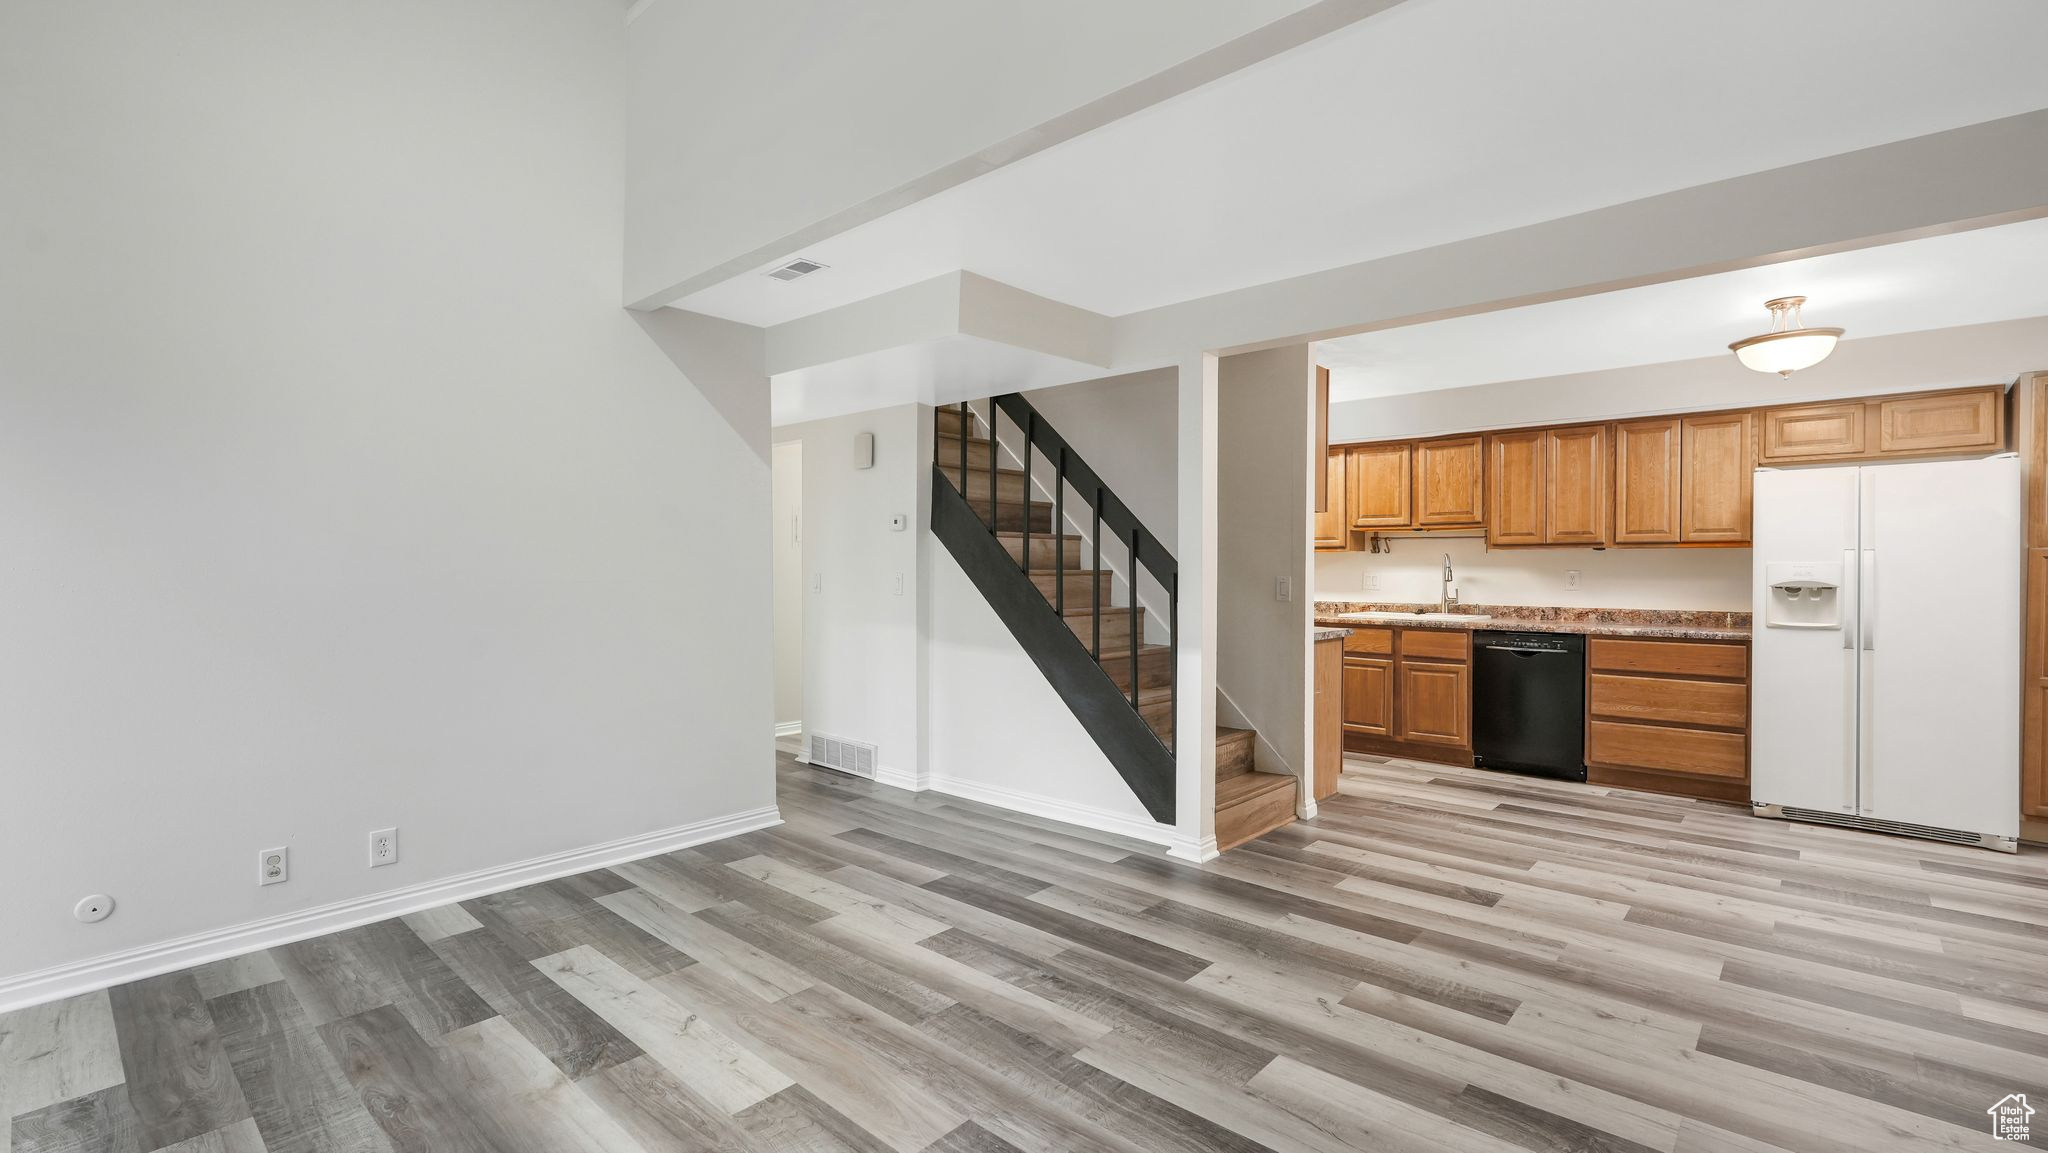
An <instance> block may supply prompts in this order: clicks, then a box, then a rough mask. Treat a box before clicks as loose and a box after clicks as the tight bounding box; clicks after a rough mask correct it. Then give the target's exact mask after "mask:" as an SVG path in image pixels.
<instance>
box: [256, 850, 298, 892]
mask: <svg viewBox="0 0 2048 1153" xmlns="http://www.w3.org/2000/svg"><path fill="white" fill-rule="evenodd" d="M291 879H292V851H291V849H289V848H287V847H285V846H282V845H280V846H278V847H277V848H275V849H265V850H263V851H262V852H260V853H258V854H256V883H257V884H259V885H282V884H284V883H285V882H286V881H289V880H291Z"/></svg>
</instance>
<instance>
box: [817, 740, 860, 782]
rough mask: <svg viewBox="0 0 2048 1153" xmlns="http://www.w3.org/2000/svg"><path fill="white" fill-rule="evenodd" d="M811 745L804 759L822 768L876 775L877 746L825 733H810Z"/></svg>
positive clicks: (857, 774) (858, 774)
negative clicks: (829, 735)
mask: <svg viewBox="0 0 2048 1153" xmlns="http://www.w3.org/2000/svg"><path fill="white" fill-rule="evenodd" d="M810 738H811V747H810V752H809V755H807V756H806V757H805V758H804V760H805V761H806V762H807V763H809V764H813V765H817V766H818V767H820V768H825V769H838V770H839V771H840V772H842V773H852V774H853V775H854V776H856V777H866V778H868V779H869V780H873V779H874V777H875V746H873V745H871V744H868V743H867V742H865V741H848V740H841V739H840V738H838V737H828V736H826V735H825V734H823V733H812V734H810Z"/></svg>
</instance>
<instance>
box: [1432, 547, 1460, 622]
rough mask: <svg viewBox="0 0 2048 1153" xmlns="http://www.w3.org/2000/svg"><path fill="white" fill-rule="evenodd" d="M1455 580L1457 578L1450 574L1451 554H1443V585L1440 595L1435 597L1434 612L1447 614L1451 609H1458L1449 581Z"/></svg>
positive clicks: (1456, 599) (1456, 596) (1456, 597)
mask: <svg viewBox="0 0 2048 1153" xmlns="http://www.w3.org/2000/svg"><path fill="white" fill-rule="evenodd" d="M1455 579H1457V578H1456V577H1455V576H1454V575H1453V574H1452V573H1451V554H1450V553H1445V554H1444V585H1443V591H1442V593H1441V594H1440V595H1439V596H1438V597H1437V600H1436V611H1438V612H1440V613H1447V612H1450V611H1451V610H1452V609H1454V608H1456V607H1458V594H1456V593H1454V592H1452V591H1451V581H1453V580H1455Z"/></svg>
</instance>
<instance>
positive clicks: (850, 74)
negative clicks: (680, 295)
mask: <svg viewBox="0 0 2048 1153" xmlns="http://www.w3.org/2000/svg"><path fill="white" fill-rule="evenodd" d="M1311 7H1327V8H1330V9H1332V11H1331V12H1330V13H1329V14H1328V15H1327V16H1318V17H1316V18H1315V19H1313V20H1309V21H1304V22H1302V24H1303V26H1302V27H1301V28H1300V29H1298V30H1295V31H1287V30H1282V31H1281V32H1280V33H1278V34H1269V35H1266V36H1263V37H1260V36H1254V35H1251V34H1253V33H1256V32H1257V31H1258V30H1259V29H1260V28H1261V26H1263V25H1266V24H1268V23H1269V22H1272V21H1275V20H1279V19H1282V18H1284V17H1287V16H1289V15H1291V14H1293V13H1295V12H1297V11H1299V10H1301V9H1303V8H1311ZM1371 7H1372V6H1369V5H1359V4H1354V3H1327V2H1326V3H1325V4H1323V5H1312V4H1309V3H1307V2H1306V0H1124V2H1122V3H1118V4H1097V3H1091V2H1089V0H1040V2H1038V3H1034V4H1026V5H1015V4H988V3H974V4H962V3H958V2H957V0H898V2H896V3H891V4H883V5H876V4H852V5H849V4H844V3H839V2H836V0H753V2H750V3H745V4H721V3H706V2H703V0H663V2H661V3H656V4H654V5H653V6H652V7H649V8H648V9H646V10H645V11H644V12H643V13H641V15H640V16H639V17H638V18H637V19H636V20H635V21H634V22H633V24H632V54H631V82H632V98H631V110H630V117H629V120H628V126H629V134H630V138H631V141H632V151H631V164H630V168H629V177H630V179H629V183H628V199H627V219H628V224H629V231H628V241H629V244H628V252H629V253H630V254H631V255H630V257H629V262H628V269H627V277H626V293H627V297H628V299H631V300H636V301H637V300H641V299H642V298H646V297H650V296H651V297H656V298H657V299H655V300H654V303H661V302H662V301H665V300H672V299H674V298H675V294H673V293H670V294H668V295H662V292H663V290H664V289H666V288H668V287H670V286H674V285H678V284H680V283H683V282H686V281H687V280H688V279H689V278H692V277H695V276H698V275H699V274H701V273H705V272H708V271H710V270H712V269H715V268H719V267H721V266H723V265H728V264H731V263H733V262H735V261H736V262H738V267H737V268H735V269H734V271H744V270H746V269H747V268H749V267H752V266H753V265H757V264H761V263H764V262H765V261H766V260H768V259H772V258H774V257H776V256H777V255H779V254H781V253H783V252H784V250H786V249H788V248H791V247H793V246H797V245H801V244H803V243H808V242H809V241H810V240H812V239H816V238H817V237H819V236H822V235H829V234H830V233H832V232H836V231H839V230H841V229H844V228H846V227H850V226H852V225H853V224H858V223H861V222H862V221H865V220H869V219H873V218H874V217H876V216H879V215H881V214H882V213H884V212H887V211H890V210H891V209H894V208H899V207H901V206H902V205H903V204H906V203H910V202H912V201H914V200H916V199H920V198H922V197H923V196H928V195H930V194H932V193H933V192H937V191H939V190H941V189H944V188H947V187H950V186H952V185H954V184H957V183H960V182H961V181H964V180H966V179H968V178H970V177H972V176H974V175H977V174H979V173H982V172H985V171H988V170H989V169H991V168H994V167H997V166H999V165H1002V164H1005V163H1008V162H1009V161H1011V160H1013V159H1015V158H1017V157H1019V156H1024V155H1028V154H1030V153H1031V152H1033V151H1036V150H1037V149H1040V148H1043V147H1046V146H1048V145H1051V144H1054V143H1057V142H1059V141H1060V140H1063V139H1066V138H1068V137H1070V136H1072V135H1075V134H1077V133H1079V132H1084V131H1087V129H1089V128H1091V127H1094V126H1095V125H1097V124H1100V123H1104V122H1106V121H1107V120H1109V119H1114V118H1115V117H1117V116H1120V115H1123V114H1125V113H1128V112H1130V111H1134V110H1136V109H1139V108H1143V107H1145V106H1147V105H1149V104H1151V103H1154V102H1156V101H1158V100H1161V99H1164V98H1166V97H1168V96H1170V95H1173V94H1174V93H1176V92H1182V91H1186V90H1187V89H1188V88H1190V87H1193V86H1195V85H1197V84H1201V83H1204V82H1205V81H1207V80H1209V79H1213V78H1214V77H1215V76H1218V75H1221V74H1223V73H1225V72H1228V71H1230V70H1232V69H1234V68H1238V67H1242V66H1243V65H1245V64H1247V63H1250V62H1252V61H1254V60H1257V59H1261V58H1263V57H1265V56H1269V55H1271V54H1272V53H1274V52H1278V51H1282V50H1284V49H1285V48H1287V47H1290V46H1292V45H1294V44H1299V43H1301V42H1302V41H1303V40H1305V39H1308V38H1311V37H1312V36H1314V35H1316V34H1318V33H1320V32H1323V31H1327V30H1328V29H1329V28H1331V27H1335V26H1338V25H1340V24H1342V23H1344V22H1347V21H1348V20H1352V19H1357V18H1358V16H1360V15H1363V14H1365V12H1366V11H1369V10H1370V8H1371ZM1351 9H1356V10H1357V11H1356V12H1353V11H1350V10H1351ZM1240 37H1243V38H1246V42H1243V43H1237V44H1233V43H1232V42H1233V41H1237V40H1238V38H1240ZM1218 49H1221V50H1220V51H1216V50H1218ZM1205 53H1209V54H1211V55H1210V57H1209V58H1202V59H1197V58H1201V57H1203V54H1205ZM1048 62H1057V66H1056V67H1048V66H1047V65H1048ZM1169 69H1172V70H1173V71H1168V70H1169ZM1141 82H1146V83H1143V84H1142V85H1141ZM1133 85H1138V86H1139V87H1135V88H1134V87H1131V86H1133ZM741 94H743V95H741ZM1090 105H1095V107H1093V108H1090V107H1089V106H1090ZM821 226H822V227H821ZM721 279H722V277H721Z"/></svg>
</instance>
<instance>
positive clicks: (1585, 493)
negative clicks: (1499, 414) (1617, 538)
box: [1543, 424, 1609, 544]
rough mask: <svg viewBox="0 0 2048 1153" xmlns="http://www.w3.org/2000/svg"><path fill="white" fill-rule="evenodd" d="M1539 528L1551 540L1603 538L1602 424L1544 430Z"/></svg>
mask: <svg viewBox="0 0 2048 1153" xmlns="http://www.w3.org/2000/svg"><path fill="white" fill-rule="evenodd" d="M1544 450H1545V451H1544V457H1545V464H1544V474H1545V485H1544V497H1543V509H1544V518H1543V519H1544V533H1543V539H1544V540H1545V541H1547V542H1549V543H1551V544H1606V543H1607V499H1608V492H1609V485H1608V483H1607V426H1606V425H1599V424H1596V425H1590V426H1587V427H1584V428H1554V429H1551V430H1550V431H1549V432H1548V433H1546V434H1544Z"/></svg>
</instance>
